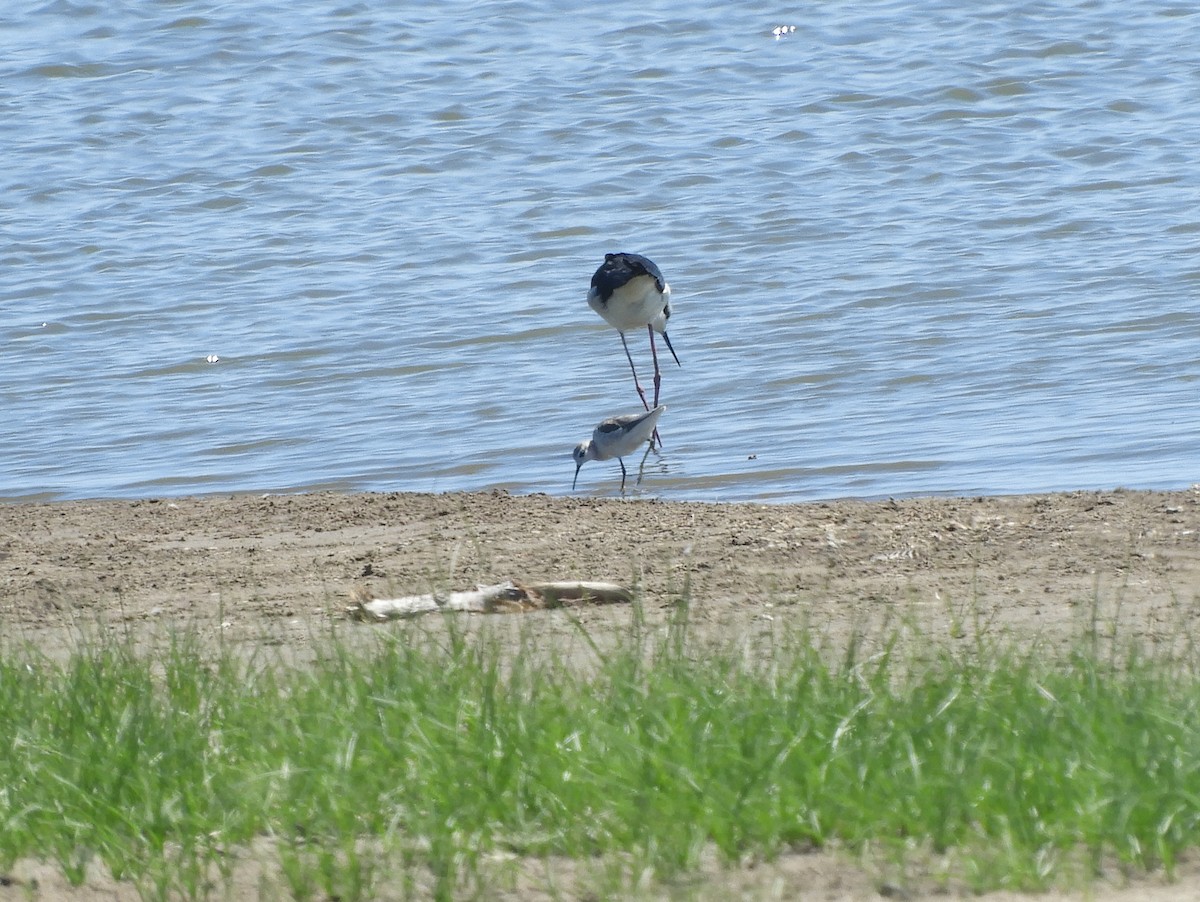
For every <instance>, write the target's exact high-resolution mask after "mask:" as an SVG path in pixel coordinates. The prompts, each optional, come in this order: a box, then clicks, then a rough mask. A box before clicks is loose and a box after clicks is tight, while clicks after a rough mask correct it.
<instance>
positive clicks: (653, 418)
mask: <svg viewBox="0 0 1200 902" xmlns="http://www.w3.org/2000/svg"><path fill="white" fill-rule="evenodd" d="M666 409H667V405H666V404H660V405H659V406H658V407H655V408H654V409H653V410H648V411H643V412H641V413H627V414H625V415H624V416H619V417H609V418H608V419H607V420H604V421H602V422H601V423H600V425H599V426H597V427H596V428H595V430H594V431H593V432H592V438H591V441H586V442H580V443H579V444H578V445H576V446H575V450H574V451H572V452H571V456H572V457H573V458H575V479H574V480H572V481H571V491H575V483H577V482H578V481H579V470H580V468H581V467H582V466H583V465H584V464H585V463H587V462H588V461H589V460H612V459H613V458H614V457H615V458H616V459H617V462H618V463H620V465H621V488H622V489H624V488H625V477H626V475H627V474H626V472H625V461H623V460H622V459H621V458H623V457H624V456H625V455H626V454H632V453H633V452H634V451H636V450H637V449H638V446H639V445H641V444H642V443H643V442H650V441H653V438H652V437H653V435H654V430H655V427H656V426H657V425H658V418H659V417H661V416H662V415H663V411H664V410H666ZM647 453H649V449H647Z"/></svg>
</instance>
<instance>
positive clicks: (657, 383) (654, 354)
mask: <svg viewBox="0 0 1200 902" xmlns="http://www.w3.org/2000/svg"><path fill="white" fill-rule="evenodd" d="M646 331H647V332H649V333H650V357H651V358H652V359H653V360H654V406H655V407H658V394H659V391H660V390H661V388H662V373H660V372H659V370H658V351H656V350H655V349H654V327H653V326H647V327H646ZM645 400H646V399H645V398H642V401H643V403H644V402H645ZM655 441H657V442H658V447H660V448H661V447H662V436H661V435H659V434H658V427H657V426H656V427H655V428H654V435H652V436H650V445H651V446H652V447H653V445H654V442H655Z"/></svg>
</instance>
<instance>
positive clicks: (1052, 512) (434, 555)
mask: <svg viewBox="0 0 1200 902" xmlns="http://www.w3.org/2000/svg"><path fill="white" fill-rule="evenodd" d="M510 578H511V579H517V580H525V581H532V580H554V579H589V580H612V581H616V582H619V583H623V584H626V585H635V586H637V587H639V588H640V589H641V590H642V592H643V597H644V599H645V607H646V611H647V615H648V616H649V617H654V616H656V612H663V611H664V610H665V609H667V608H669V607H670V606H671V605H672V604H674V603H675V602H676V601H677V600H678V599H679V598H680V597H681V596H682V595H684V594H686V596H687V597H688V598H689V600H690V601H691V604H692V610H693V612H694V614H695V615H696V619H697V622H698V624H700V625H703V624H704V623H719V624H721V626H722V629H725V628H726V627H728V626H729V625H730V624H734V625H737V624H741V625H744V626H747V627H749V626H751V625H753V624H756V623H762V622H764V621H767V620H770V621H771V622H781V621H783V622H787V621H792V620H795V619H796V618H801V617H804V618H808V619H809V620H811V621H812V622H814V623H816V624H817V625H819V626H820V627H821V628H822V629H826V630H828V631H829V632H830V633H831V634H832V635H834V636H836V635H837V633H838V631H839V630H844V629H846V628H847V626H849V625H852V624H854V623H856V622H861V619H862V617H863V616H864V614H870V615H872V616H874V615H879V614H881V613H887V612H893V613H902V614H904V615H905V616H907V617H914V618H919V619H920V621H921V622H922V623H923V624H924V625H927V626H928V627H929V629H930V630H932V631H934V632H935V633H936V634H944V635H946V636H948V637H951V638H952V637H953V636H954V634H955V633H956V632H961V631H962V626H963V619H964V618H966V617H968V616H969V618H970V619H971V621H972V622H973V623H976V624H980V623H983V624H986V625H987V626H988V628H989V629H993V630H1000V629H1004V630H1008V631H1010V632H1012V633H1014V634H1016V635H1018V636H1020V635H1028V636H1030V637H1034V636H1036V637H1038V638H1041V639H1046V638H1056V639H1062V638H1066V637H1069V636H1072V635H1077V634H1078V630H1079V629H1080V628H1081V625H1083V624H1084V623H1086V621H1087V620H1088V619H1089V618H1090V617H1091V616H1092V614H1093V613H1094V611H1095V610H1096V609H1097V604H1098V605H1099V609H1100V610H1101V611H1102V612H1104V614H1105V615H1112V614H1116V613H1118V611H1119V615H1120V621H1119V623H1120V627H1121V628H1122V629H1123V630H1124V631H1125V635H1138V636H1142V637H1144V638H1146V639H1147V640H1155V639H1162V638H1166V637H1171V636H1176V635H1178V634H1179V633H1180V631H1181V628H1184V627H1188V626H1189V623H1190V618H1194V617H1195V616H1196V614H1197V608H1196V606H1195V604H1194V602H1195V598H1196V595H1197V592H1200V492H1197V491H1191V490H1188V491H1178V492H1137V491H1116V492H1102V493H1096V492H1078V493H1069V494H1055V495H1034V496H1018V497H988V498H918V499H907V500H902V501H876V502H860V501H837V502H822V503H813V504H802V505H759V504H704V503H674V502H673V503H664V502H656V501H622V500H595V499H579V498H557V497H547V496H540V495H534V496H510V495H507V494H503V493H495V494H447V495H410V494H357V495H338V494H313V495H279V496H260V495H240V496H232V497H229V496H224V497H203V498H179V499H164V500H143V501H79V502H61V503H49V504H16V505H0V623H2V624H3V626H4V630H5V634H6V635H7V636H9V637H13V636H25V637H28V638H30V639H32V640H35V641H38V642H41V643H47V644H50V645H52V644H53V643H54V642H55V641H56V637H57V636H59V635H60V634H62V633H64V631H70V630H71V629H72V628H74V627H77V626H79V625H80V624H89V623H96V622H98V621H102V622H104V623H106V624H109V625H112V626H114V627H116V626H120V625H127V624H130V623H135V624H142V623H158V624H170V625H181V624H191V625H196V626H198V627H200V628H202V629H207V628H213V629H223V630H225V631H226V633H228V634H229V635H233V636H237V637H239V638H241V639H244V640H246V641H253V640H254V639H255V638H256V637H261V638H263V639H268V640H270V641H272V642H285V643H295V644H297V645H304V644H305V643H309V642H311V641H313V637H314V636H319V635H320V634H321V632H322V630H321V629H319V628H314V625H315V624H319V623H322V622H326V621H328V620H329V618H331V617H333V618H338V619H341V618H342V616H343V612H344V609H345V606H346V601H347V599H348V598H349V596H350V594H351V593H352V592H353V591H354V590H355V589H365V590H367V591H370V592H373V593H374V594H376V595H403V594H408V593H419V592H427V591H430V590H431V589H439V590H446V589H464V588H470V587H473V586H474V585H475V584H477V583H494V582H499V581H501V580H504V579H510ZM535 616H539V617H546V618H548V619H551V620H552V619H553V617H554V615H553V614H551V613H540V614H537V615H535ZM584 616H585V617H589V618H593V619H595V620H597V621H603V620H606V619H610V618H617V619H618V620H620V619H621V618H622V616H623V614H621V613H620V612H617V613H614V612H612V611H606V610H599V609H598V610H594V611H588V612H586V613H585V615H584ZM662 616H665V614H662Z"/></svg>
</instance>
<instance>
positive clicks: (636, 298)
mask: <svg viewBox="0 0 1200 902" xmlns="http://www.w3.org/2000/svg"><path fill="white" fill-rule="evenodd" d="M670 296H671V286H670V285H667V284H665V283H664V285H663V290H662V291H661V292H660V291H659V290H658V285H657V284H655V282H654V279H653V278H652V277H650V276H636V277H634V278H632V279H630V280H629V281H628V282H626V283H625V284H624V285H622V286H621V287H620V288H618V289H616V290H615V291H613V293H612V295H610V296H609V299H608V301H607V302H604V301H601V300H600V296H599V294H598V293H597V292H596V290H595V289H594V288H593V289H592V290H591V291H589V292H588V298H587V300H588V305H589V306H590V307H591V308H592V309H593V310H595V311H596V312H597V313H599V314H600V315H601V316H602V317H604V320H605V322H607V323H608V324H609V325H610V326H612V327H613V328H614V329H619V330H620V331H622V332H628V331H630V330H631V329H641V328H645V327H646V326H648V325H651V324H654V325H655V328H656V329H658V331H659V332H661V331H662V330H663V328H664V326H665V319H664V317H663V308H664V307H665V306H666V305H667V299H668V298H670Z"/></svg>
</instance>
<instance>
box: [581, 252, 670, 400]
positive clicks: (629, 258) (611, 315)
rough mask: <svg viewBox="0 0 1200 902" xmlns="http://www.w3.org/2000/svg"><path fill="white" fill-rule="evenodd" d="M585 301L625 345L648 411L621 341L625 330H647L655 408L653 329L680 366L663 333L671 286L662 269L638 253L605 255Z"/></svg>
mask: <svg viewBox="0 0 1200 902" xmlns="http://www.w3.org/2000/svg"><path fill="white" fill-rule="evenodd" d="M587 302H588V306H589V307H591V308H592V309H593V310H595V311H596V312H597V313H599V314H600V315H601V316H602V317H604V321H605V322H607V323H608V324H609V325H610V326H612V327H613V328H614V329H616V330H617V333H618V334H619V335H620V336H621V345H622V346H623V347H624V348H625V357H626V359H627V360H628V361H629V369H630V371H631V372H632V373H633V384H634V386H635V387H636V388H637V393H638V397H640V398H641V399H642V406H643V407H645V408H646V410H650V409H651V408H650V403H649V402H648V401H647V400H646V393H645V391H643V390H642V386H641V383H640V382H638V375H637V368H636V367H634V365H633V355H632V354H630V353H629V344H628V343H627V342H626V341H625V332H626V331H628V330H629V329H637V328H640V327H642V326H645V327H646V331H647V332H649V333H650V356H651V357H652V358H653V360H654V406H655V407H658V398H659V392H660V387H661V385H662V373H661V372H660V371H659V368H658V351H657V350H656V349H655V347H654V333H655V332H657V333H659V334H660V335H662V337H663V341H665V342H666V343H667V350H669V351H670V352H671V356H672V357H674V358H675V363H676V365H680V366H682V364H680V363H679V355H677V354H676V353H675V348H673V347H672V346H671V339H670V338H669V337H668V336H667V320H669V319H670V318H671V286H670V285H668V284H667V280H666V279H664V278H663V274H662V272H661V271H660V270H659V268H658V267H657V266H655V265H654V262H653V261H651V260H649V259H647V258H646V257H643V256H642V255H641V254H605V255H604V262H603V263H601V264H600V268H599V269H597V270H596V272H595V274H594V275H593V276H592V287H591V288H590V289H589V290H588V295H587Z"/></svg>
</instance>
